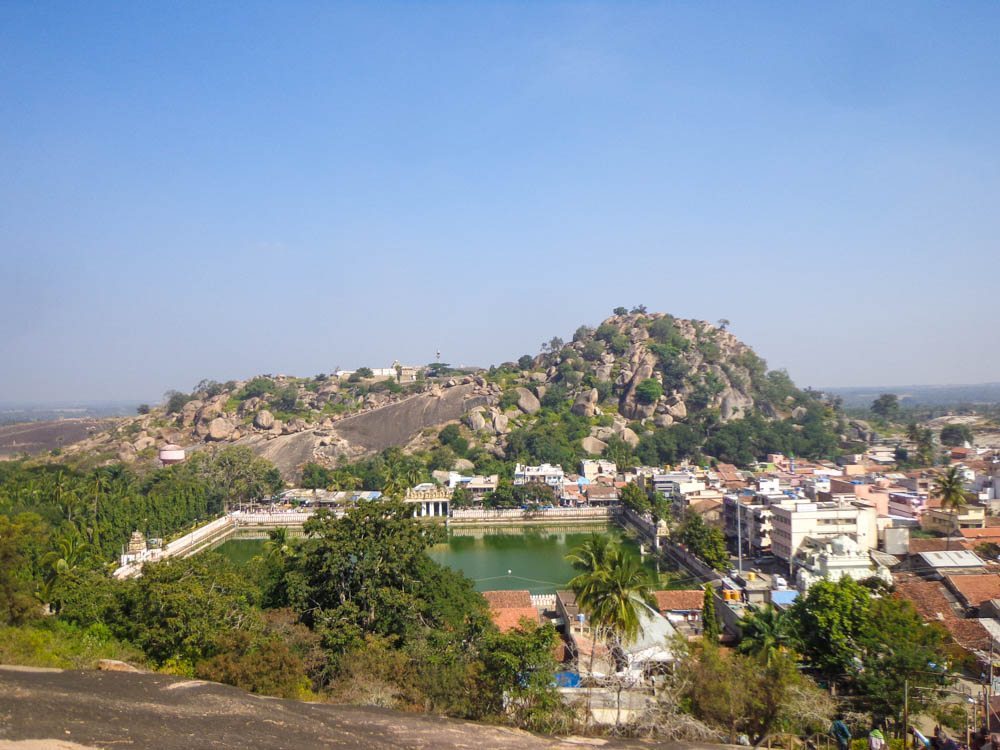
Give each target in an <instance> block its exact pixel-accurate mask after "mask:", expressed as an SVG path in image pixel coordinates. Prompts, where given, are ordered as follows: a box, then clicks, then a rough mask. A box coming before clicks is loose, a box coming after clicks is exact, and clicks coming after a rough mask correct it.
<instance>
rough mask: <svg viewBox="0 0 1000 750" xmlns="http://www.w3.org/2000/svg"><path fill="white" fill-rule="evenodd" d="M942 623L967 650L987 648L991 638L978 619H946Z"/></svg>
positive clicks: (986, 649) (956, 641) (985, 649)
mask: <svg viewBox="0 0 1000 750" xmlns="http://www.w3.org/2000/svg"><path fill="white" fill-rule="evenodd" d="M942 624H943V625H944V626H945V628H946V629H947V630H948V632H949V633H951V637H952V638H954V639H955V643H957V644H958V645H959V646H961V647H962V648H964V649H966V650H968V651H973V650H979V651H988V650H989V648H990V642H991V641H992V638H991V637H990V633H989V631H988V630H987V629H986V628H984V627H983V625H982V623H981V622H979V620H948V621H947V622H944V623H942Z"/></svg>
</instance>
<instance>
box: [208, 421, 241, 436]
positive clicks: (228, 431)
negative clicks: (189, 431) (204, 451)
mask: <svg viewBox="0 0 1000 750" xmlns="http://www.w3.org/2000/svg"><path fill="white" fill-rule="evenodd" d="M235 429H236V425H234V424H233V423H232V422H230V421H229V420H228V419H226V418H225V417H216V418H215V419H213V420H212V421H211V422H209V423H208V439H209V440H216V441H218V440H228V439H229V438H230V437H232V435H233V430H235Z"/></svg>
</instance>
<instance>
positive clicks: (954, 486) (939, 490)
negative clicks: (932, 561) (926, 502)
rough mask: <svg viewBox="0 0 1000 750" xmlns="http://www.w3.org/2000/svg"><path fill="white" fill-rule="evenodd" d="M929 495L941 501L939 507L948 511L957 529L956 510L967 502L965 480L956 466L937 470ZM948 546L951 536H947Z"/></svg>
mask: <svg viewBox="0 0 1000 750" xmlns="http://www.w3.org/2000/svg"><path fill="white" fill-rule="evenodd" d="M931 497H936V498H937V499H938V500H940V501H941V509H942V510H946V511H950V512H951V514H952V518H953V520H954V528H955V530H957V529H958V512H959V510H961V509H962V508H964V507H965V506H966V505H967V504H968V502H967V500H966V498H965V480H964V479H963V478H962V475H961V473H959V471H958V467H957V466H949V467H948V468H947V469H945V470H944V471H941V472H938V473H937V475H935V477H934V482H933V484H932V485H931ZM946 546H948V547H950V546H951V536H950V535H949V536H948V543H947V545H946Z"/></svg>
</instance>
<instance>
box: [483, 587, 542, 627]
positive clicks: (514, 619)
mask: <svg viewBox="0 0 1000 750" xmlns="http://www.w3.org/2000/svg"><path fill="white" fill-rule="evenodd" d="M483 598H484V599H485V600H486V602H487V604H489V605H490V619H492V620H493V623H494V624H495V625H496V626H497V627H498V628H500V631H501V632H503V633H506V632H507V631H508V630H513V629H514V628H516V627H517V626H518V625H520V624H521V621H522V620H529V621H530V622H538V619H539V616H538V610H537V609H536V608H535V605H533V604H532V603H531V592H530V591H525V590H520V591H484V592H483Z"/></svg>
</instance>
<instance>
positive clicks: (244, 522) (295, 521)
mask: <svg viewBox="0 0 1000 750" xmlns="http://www.w3.org/2000/svg"><path fill="white" fill-rule="evenodd" d="M314 515H315V512H314V511H311V510H310V511H304V512H297V511H296V512H290V513H245V512H239V511H237V512H235V513H232V514H230V517H231V518H232V519H233V523H235V524H236V525H237V526H301V525H302V524H304V523H305V522H306V521H308V520H309V519H310V518H312V517H313V516H314Z"/></svg>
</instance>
